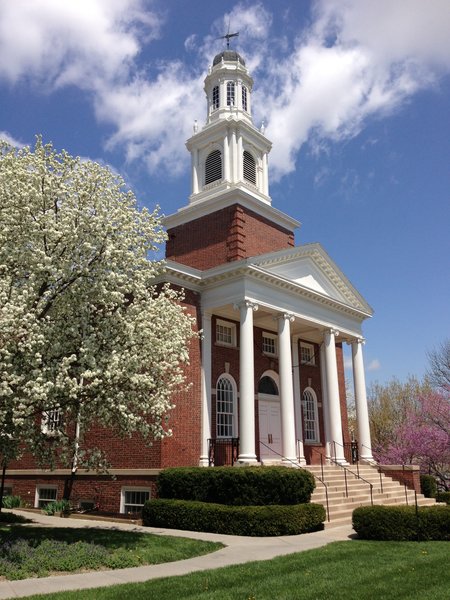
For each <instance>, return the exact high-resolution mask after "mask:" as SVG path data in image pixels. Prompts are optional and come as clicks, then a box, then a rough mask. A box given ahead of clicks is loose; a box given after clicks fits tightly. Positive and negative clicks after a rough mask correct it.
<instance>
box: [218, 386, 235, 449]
mask: <svg viewBox="0 0 450 600" xmlns="http://www.w3.org/2000/svg"><path fill="white" fill-rule="evenodd" d="M235 398H236V394H235V386H234V385H233V382H232V380H231V377H229V376H227V375H221V376H220V377H219V380H218V381H217V387H216V422H217V437H218V438H231V437H235V419H236V416H235Z"/></svg>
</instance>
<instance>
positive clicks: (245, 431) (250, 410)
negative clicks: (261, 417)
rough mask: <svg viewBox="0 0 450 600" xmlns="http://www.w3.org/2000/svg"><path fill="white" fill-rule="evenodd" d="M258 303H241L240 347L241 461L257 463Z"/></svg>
mask: <svg viewBox="0 0 450 600" xmlns="http://www.w3.org/2000/svg"><path fill="white" fill-rule="evenodd" d="M257 309H258V307H257V305H256V304H252V303H251V302H249V301H247V300H246V301H244V302H243V303H242V304H239V310H240V316H241V327H240V333H241V336H240V337H241V339H240V348H239V379H240V385H239V458H238V460H239V462H241V463H245V464H248V463H250V464H252V463H256V452H255V366H254V359H253V311H254V310H257Z"/></svg>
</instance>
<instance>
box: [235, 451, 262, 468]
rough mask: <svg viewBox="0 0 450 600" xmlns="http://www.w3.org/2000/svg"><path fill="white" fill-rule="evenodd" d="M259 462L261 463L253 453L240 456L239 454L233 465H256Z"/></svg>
mask: <svg viewBox="0 0 450 600" xmlns="http://www.w3.org/2000/svg"><path fill="white" fill-rule="evenodd" d="M260 464H261V463H260V462H258V461H257V460H256V456H255V455H253V456H252V455H245V454H242V455H241V456H239V458H238V459H237V461H236V462H235V463H234V466H235V467H246V466H257V465H260Z"/></svg>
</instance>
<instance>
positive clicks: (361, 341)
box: [347, 337, 366, 346]
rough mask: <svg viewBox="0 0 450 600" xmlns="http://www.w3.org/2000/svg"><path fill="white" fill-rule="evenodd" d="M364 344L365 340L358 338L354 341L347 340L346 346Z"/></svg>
mask: <svg viewBox="0 0 450 600" xmlns="http://www.w3.org/2000/svg"><path fill="white" fill-rule="evenodd" d="M365 343H366V339H365V338H363V337H358V338H356V339H354V340H347V344H348V345H349V346H353V344H361V345H363V346H364V344H365Z"/></svg>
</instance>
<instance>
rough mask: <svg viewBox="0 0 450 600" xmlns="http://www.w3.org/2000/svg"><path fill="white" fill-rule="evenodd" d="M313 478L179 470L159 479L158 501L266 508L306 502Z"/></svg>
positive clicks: (268, 470) (265, 471) (260, 470)
mask: <svg viewBox="0 0 450 600" xmlns="http://www.w3.org/2000/svg"><path fill="white" fill-rule="evenodd" d="M314 487H315V481H314V476H313V475H312V474H311V473H309V471H306V470H304V469H290V468H286V467H245V468H236V467H214V469H205V468H203V467H179V468H172V469H165V470H164V471H162V472H161V473H160V474H159V476H158V496H159V498H166V499H177V500H194V501H200V502H210V503H216V504H226V505H233V506H267V505H280V504H281V505H284V504H302V503H306V502H309V501H310V499H311V494H312V493H313V491H314Z"/></svg>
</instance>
